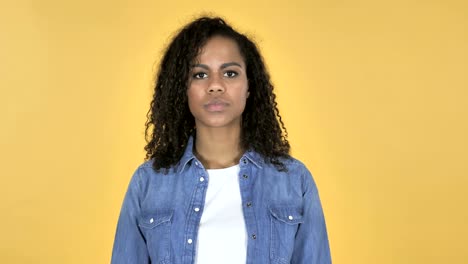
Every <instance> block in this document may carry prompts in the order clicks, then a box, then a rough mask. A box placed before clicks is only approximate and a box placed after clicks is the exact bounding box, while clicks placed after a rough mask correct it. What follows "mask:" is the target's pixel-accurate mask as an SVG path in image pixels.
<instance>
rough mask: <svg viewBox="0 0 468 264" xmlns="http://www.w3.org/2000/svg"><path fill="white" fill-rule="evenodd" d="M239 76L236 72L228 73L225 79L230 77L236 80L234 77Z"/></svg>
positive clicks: (225, 74)
mask: <svg viewBox="0 0 468 264" xmlns="http://www.w3.org/2000/svg"><path fill="white" fill-rule="evenodd" d="M237 75H238V73H237V72H235V71H227V72H225V73H224V76H225V77H228V78H234V77H236V76H237Z"/></svg>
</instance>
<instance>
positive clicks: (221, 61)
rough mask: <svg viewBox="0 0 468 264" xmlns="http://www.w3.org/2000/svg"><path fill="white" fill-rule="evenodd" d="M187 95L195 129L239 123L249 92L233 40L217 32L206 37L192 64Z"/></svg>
mask: <svg viewBox="0 0 468 264" xmlns="http://www.w3.org/2000/svg"><path fill="white" fill-rule="evenodd" d="M187 96H188V104H189V108H190V112H191V113H192V115H193V116H194V117H195V124H196V126H197V129H198V128H201V127H210V128H218V127H232V128H234V127H237V128H239V127H240V124H241V118H242V112H243V111H244V108H245V103H246V100H247V97H248V96H249V92H248V81H247V75H246V68H245V62H244V59H243V57H242V55H241V54H240V51H239V47H238V46H237V43H236V42H235V41H233V40H232V39H229V38H226V37H219V36H216V37H213V38H211V39H209V40H208V42H207V43H206V44H205V46H203V48H202V50H201V53H200V54H199V56H198V57H197V58H196V62H195V64H194V65H193V67H192V70H191V73H190V77H189V84H188V89H187Z"/></svg>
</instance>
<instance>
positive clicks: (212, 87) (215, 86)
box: [208, 75, 225, 94]
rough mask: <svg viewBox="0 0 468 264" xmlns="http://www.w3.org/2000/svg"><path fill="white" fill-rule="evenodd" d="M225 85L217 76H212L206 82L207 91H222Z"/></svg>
mask: <svg viewBox="0 0 468 264" xmlns="http://www.w3.org/2000/svg"><path fill="white" fill-rule="evenodd" d="M224 91H225V87H224V83H223V80H222V79H221V78H219V77H218V76H216V75H215V76H212V77H211V78H210V82H209V84H208V93H210V94H212V93H224Z"/></svg>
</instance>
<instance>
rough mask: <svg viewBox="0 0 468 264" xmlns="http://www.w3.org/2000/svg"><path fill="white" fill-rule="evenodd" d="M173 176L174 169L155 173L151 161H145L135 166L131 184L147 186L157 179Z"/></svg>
mask: <svg viewBox="0 0 468 264" xmlns="http://www.w3.org/2000/svg"><path fill="white" fill-rule="evenodd" d="M171 174H174V167H171V168H169V169H161V170H159V171H156V170H155V169H154V168H153V159H150V160H147V161H145V162H143V163H141V164H140V165H138V166H137V168H136V169H135V171H134V173H133V177H132V180H131V181H132V182H133V183H134V184H137V185H143V186H144V185H147V184H148V183H149V182H151V181H154V180H157V179H158V178H161V177H165V176H169V175H171Z"/></svg>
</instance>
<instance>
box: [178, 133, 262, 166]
mask: <svg viewBox="0 0 468 264" xmlns="http://www.w3.org/2000/svg"><path fill="white" fill-rule="evenodd" d="M194 141H195V140H194V138H193V135H192V136H190V137H189V139H188V141H187V147H186V148H185V152H184V154H183V155H182V158H181V159H180V161H179V162H178V163H177V165H176V167H175V169H176V171H177V173H181V172H182V171H183V170H184V169H185V166H186V165H187V164H188V163H189V162H191V161H192V160H193V159H196V157H195V155H194V154H193V143H194ZM246 159H247V160H249V161H250V162H252V163H253V164H254V165H255V166H257V167H258V168H260V169H261V168H262V165H263V163H264V160H263V158H262V156H261V155H260V154H259V153H257V152H255V151H254V150H251V149H250V150H247V151H246V152H245V153H244V155H242V157H241V159H240V160H239V163H240V164H241V163H244V164H245V163H246Z"/></svg>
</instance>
